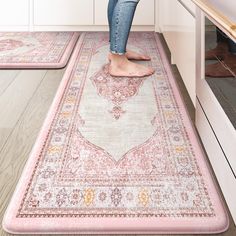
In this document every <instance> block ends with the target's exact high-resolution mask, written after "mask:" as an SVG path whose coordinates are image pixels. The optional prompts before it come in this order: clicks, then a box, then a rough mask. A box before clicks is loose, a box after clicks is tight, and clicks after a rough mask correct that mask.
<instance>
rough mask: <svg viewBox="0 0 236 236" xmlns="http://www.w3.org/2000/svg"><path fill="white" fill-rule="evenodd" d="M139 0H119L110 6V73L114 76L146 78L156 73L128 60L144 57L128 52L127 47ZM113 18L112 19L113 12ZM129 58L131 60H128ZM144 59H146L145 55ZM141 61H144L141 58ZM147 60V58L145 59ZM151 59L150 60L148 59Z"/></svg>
mask: <svg viewBox="0 0 236 236" xmlns="http://www.w3.org/2000/svg"><path fill="white" fill-rule="evenodd" d="M138 2H139V0H118V1H117V2H116V4H114V2H111V3H110V6H109V5H108V12H109V13H110V14H109V16H108V20H109V19H110V24H109V25H110V54H109V57H108V58H109V60H110V61H111V64H110V67H109V71H110V74H111V75H113V76H133V77H135V76H145V75H150V74H152V73H154V70H153V69H152V68H149V67H146V66H143V65H139V64H135V63H133V62H130V61H129V60H128V59H132V56H133V59H135V57H136V59H137V57H138V56H142V55H140V54H138V53H136V54H135V53H134V52H133V53H132V52H131V53H130V54H128V53H129V52H127V50H126V45H127V41H128V37H129V33H130V29H131V25H132V21H133V17H134V14H135V10H136V7H137V4H138ZM112 11H113V13H112V17H111V12H112ZM127 56H129V58H127ZM143 57H145V56H144V55H143ZM140 59H142V58H141V57H140ZM143 59H145V58H143ZM147 59H149V58H147Z"/></svg>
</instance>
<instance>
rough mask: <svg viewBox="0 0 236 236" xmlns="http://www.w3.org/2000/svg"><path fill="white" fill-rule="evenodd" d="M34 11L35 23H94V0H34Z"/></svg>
mask: <svg viewBox="0 0 236 236" xmlns="http://www.w3.org/2000/svg"><path fill="white" fill-rule="evenodd" d="M99 1H100V0H99ZM33 13H34V14H33V15H34V24H35V25H92V24H93V0H50V1H48V0H34V11H33Z"/></svg>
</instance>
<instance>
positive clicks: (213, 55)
mask: <svg viewBox="0 0 236 236" xmlns="http://www.w3.org/2000/svg"><path fill="white" fill-rule="evenodd" d="M205 50H206V51H205V78H206V81H207V83H208V85H209V86H210V88H211V90H212V91H213V93H214V94H215V96H216V98H217V100H218V102H219V103H220V104H221V106H222V108H223V109H224V111H225V113H226V114H227V116H228V118H229V119H230V121H231V123H232V124H233V126H234V128H236V43H235V42H234V41H233V40H232V39H231V38H230V37H229V36H227V35H226V34H225V33H224V32H223V31H222V30H221V29H220V28H218V27H217V26H216V25H214V23H213V22H211V21H210V20H209V19H208V18H207V17H206V18H205Z"/></svg>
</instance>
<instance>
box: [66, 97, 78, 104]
mask: <svg viewBox="0 0 236 236" xmlns="http://www.w3.org/2000/svg"><path fill="white" fill-rule="evenodd" d="M75 101H76V98H75V97H74V96H73V97H67V98H66V103H72V104H74V102H75Z"/></svg>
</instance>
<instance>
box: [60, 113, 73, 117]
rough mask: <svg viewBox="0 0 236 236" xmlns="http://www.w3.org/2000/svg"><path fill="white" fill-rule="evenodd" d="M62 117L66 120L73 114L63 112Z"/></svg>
mask: <svg viewBox="0 0 236 236" xmlns="http://www.w3.org/2000/svg"><path fill="white" fill-rule="evenodd" d="M60 115H61V116H63V117H65V118H66V117H68V116H70V115H71V112H61V113H60Z"/></svg>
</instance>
